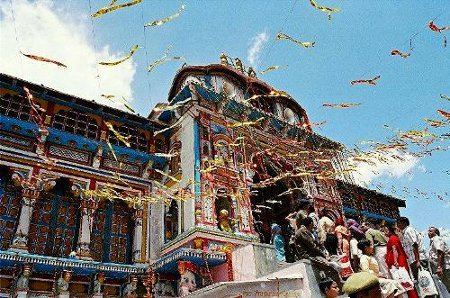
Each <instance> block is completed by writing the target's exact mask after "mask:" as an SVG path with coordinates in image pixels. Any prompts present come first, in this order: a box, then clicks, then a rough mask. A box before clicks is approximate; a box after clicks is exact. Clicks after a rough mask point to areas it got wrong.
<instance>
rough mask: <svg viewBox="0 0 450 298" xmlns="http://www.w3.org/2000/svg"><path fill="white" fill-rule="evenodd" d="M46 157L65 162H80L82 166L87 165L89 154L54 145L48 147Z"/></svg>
mask: <svg viewBox="0 0 450 298" xmlns="http://www.w3.org/2000/svg"><path fill="white" fill-rule="evenodd" d="M48 155H50V156H55V157H59V158H62V159H66V160H71V161H76V162H81V163H83V164H89V160H90V154H89V153H88V152H82V151H77V150H73V149H68V148H64V147H61V146H55V145H50V146H49V148H48Z"/></svg>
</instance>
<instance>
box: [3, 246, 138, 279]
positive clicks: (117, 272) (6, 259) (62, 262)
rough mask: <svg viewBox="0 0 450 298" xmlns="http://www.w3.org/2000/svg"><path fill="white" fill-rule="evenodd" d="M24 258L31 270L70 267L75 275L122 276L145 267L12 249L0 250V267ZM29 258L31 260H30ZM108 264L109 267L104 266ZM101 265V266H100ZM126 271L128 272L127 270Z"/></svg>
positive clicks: (11, 266) (47, 270)
mask: <svg viewBox="0 0 450 298" xmlns="http://www.w3.org/2000/svg"><path fill="white" fill-rule="evenodd" d="M17 257H18V258H19V259H25V260H26V262H27V263H32V264H33V270H35V271H37V272H47V273H53V272H55V270H59V269H62V268H65V269H67V268H71V269H72V270H73V272H74V274H76V275H90V274H92V273H94V272H96V271H99V270H101V271H104V272H105V273H106V276H107V277H113V278H124V277H126V276H128V275H129V274H130V272H129V270H133V271H134V272H136V271H141V272H142V273H143V272H144V271H145V270H146V269H147V265H145V264H133V265H130V264H116V263H102V262H96V261H87V260H80V259H73V258H66V257H60V258H58V257H50V256H43V255H36V254H29V253H17V252H12V251H0V267H1V268H13V267H17V265H20V264H23V263H24V262H25V261H24V260H17V259H16V258H17ZM30 258H31V260H30ZM49 261H50V262H55V263H57V265H49ZM104 266H110V267H111V268H104ZM102 267H103V268H102ZM127 271H128V272H127Z"/></svg>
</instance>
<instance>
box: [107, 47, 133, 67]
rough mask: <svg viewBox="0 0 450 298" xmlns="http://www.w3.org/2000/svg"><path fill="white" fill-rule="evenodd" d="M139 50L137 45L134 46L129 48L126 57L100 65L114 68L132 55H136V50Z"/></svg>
mask: <svg viewBox="0 0 450 298" xmlns="http://www.w3.org/2000/svg"><path fill="white" fill-rule="evenodd" d="M138 48H139V45H135V46H133V47H132V48H131V50H130V53H129V54H128V55H126V56H125V57H123V58H121V59H119V60H117V61H112V62H100V63H99V64H100V65H105V66H115V65H118V64H120V63H122V62H124V61H127V60H128V59H130V58H131V56H133V55H134V53H136V51H137V49H138Z"/></svg>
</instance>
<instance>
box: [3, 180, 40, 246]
mask: <svg viewBox="0 0 450 298" xmlns="http://www.w3.org/2000/svg"><path fill="white" fill-rule="evenodd" d="M40 194H41V190H40V189H38V188H37V187H35V186H34V187H33V186H25V187H24V188H23V189H22V208H21V210H20V217H19V225H18V227H17V230H16V233H15V235H14V238H13V241H12V245H11V247H10V248H9V249H10V250H13V251H21V252H28V232H29V230H30V221H31V215H32V214H33V207H34V204H35V203H36V200H37V199H38V198H39V195H40Z"/></svg>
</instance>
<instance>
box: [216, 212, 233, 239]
mask: <svg viewBox="0 0 450 298" xmlns="http://www.w3.org/2000/svg"><path fill="white" fill-rule="evenodd" d="M218 220H219V229H220V230H221V231H224V232H227V233H232V232H233V228H234V225H235V221H234V220H232V219H230V218H229V217H228V210H225V209H222V210H220V211H219V218H218Z"/></svg>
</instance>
